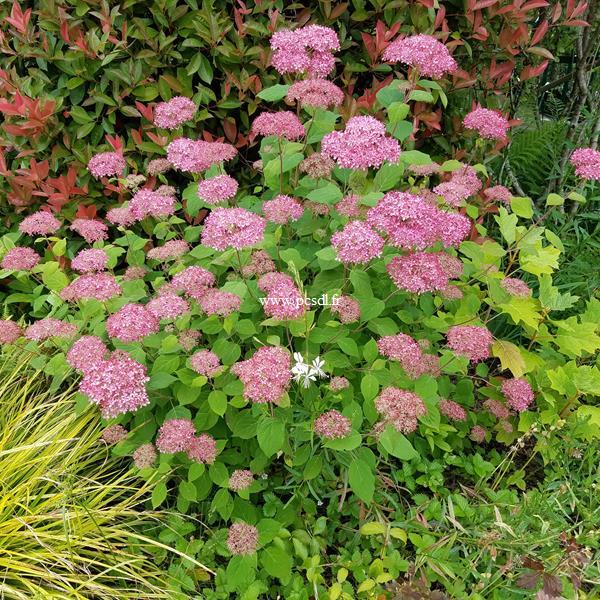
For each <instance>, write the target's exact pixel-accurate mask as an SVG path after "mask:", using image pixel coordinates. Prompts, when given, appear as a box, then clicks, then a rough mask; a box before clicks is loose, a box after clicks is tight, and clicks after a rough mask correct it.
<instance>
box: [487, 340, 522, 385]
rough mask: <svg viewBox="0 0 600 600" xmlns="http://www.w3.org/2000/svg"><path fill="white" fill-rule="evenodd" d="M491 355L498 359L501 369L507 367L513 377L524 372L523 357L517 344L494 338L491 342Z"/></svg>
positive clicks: (519, 375)
mask: <svg viewBox="0 0 600 600" xmlns="http://www.w3.org/2000/svg"><path fill="white" fill-rule="evenodd" d="M492 356H495V357H496V358H499V359H500V364H501V365H502V368H503V369H508V370H509V371H510V372H511V373H512V374H513V376H514V377H521V375H523V373H525V369H526V367H525V359H524V358H523V356H522V355H521V351H520V350H519V347H518V346H515V345H514V344H513V343H512V342H507V341H505V340H496V341H495V342H494V343H493V344H492Z"/></svg>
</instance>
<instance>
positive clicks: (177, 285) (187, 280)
mask: <svg viewBox="0 0 600 600" xmlns="http://www.w3.org/2000/svg"><path fill="white" fill-rule="evenodd" d="M216 281H217V279H216V277H215V276H214V274H213V273H211V272H210V271H208V270H206V269H204V268H203V267H197V266H191V267H187V268H186V269H184V270H183V271H181V272H179V273H177V275H175V276H174V277H173V279H172V280H171V286H172V288H173V289H174V290H175V291H178V292H183V293H184V294H186V295H187V296H189V297H190V298H194V299H195V300H199V299H200V298H201V297H202V296H204V295H205V294H206V292H208V290H209V288H211V287H212V286H213V285H215V282H216Z"/></svg>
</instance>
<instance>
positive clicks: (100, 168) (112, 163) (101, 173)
mask: <svg viewBox="0 0 600 600" xmlns="http://www.w3.org/2000/svg"><path fill="white" fill-rule="evenodd" d="M126 166H127V165H126V163H125V159H124V158H123V155H122V154H120V153H119V152H100V153H99V154H95V155H94V156H92V158H91V159H90V162H89V163H88V170H89V172H90V173H91V174H92V175H93V176H94V177H96V178H100V177H110V176H111V175H122V174H123V172H124V171H125V167H126Z"/></svg>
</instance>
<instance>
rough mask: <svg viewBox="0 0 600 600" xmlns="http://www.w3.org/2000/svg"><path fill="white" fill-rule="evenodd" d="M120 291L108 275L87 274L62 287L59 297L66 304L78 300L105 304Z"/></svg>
mask: <svg viewBox="0 0 600 600" xmlns="http://www.w3.org/2000/svg"><path fill="white" fill-rule="evenodd" d="M121 291H122V290H121V286H120V285H119V284H118V283H117V280H116V279H115V278H114V276H113V275H111V274H110V273H88V274H86V275H82V276H81V277H78V278H77V279H76V280H75V281H72V282H71V283H70V284H69V285H68V286H66V287H64V288H63V289H62V290H61V291H60V297H61V298H62V299H63V300H65V301H67V302H77V301H78V300H98V301H100V302H106V301H107V300H110V299H111V298H114V297H115V296H119V295H120V294H121Z"/></svg>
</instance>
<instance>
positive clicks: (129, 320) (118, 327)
mask: <svg viewBox="0 0 600 600" xmlns="http://www.w3.org/2000/svg"><path fill="white" fill-rule="evenodd" d="M158 331H159V323H158V319H157V318H156V317H155V316H154V315H153V314H152V313H151V312H150V311H149V310H148V309H147V308H146V307H145V306H142V305H141V304H133V303H130V304H125V306H123V307H121V308H120V309H119V310H118V311H117V312H116V313H114V314H113V315H110V317H108V319H106V332H107V333H108V335H109V336H110V337H111V338H116V339H118V340H119V341H121V342H138V341H140V340H141V339H142V338H144V337H146V336H147V335H151V334H153V333H158Z"/></svg>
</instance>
